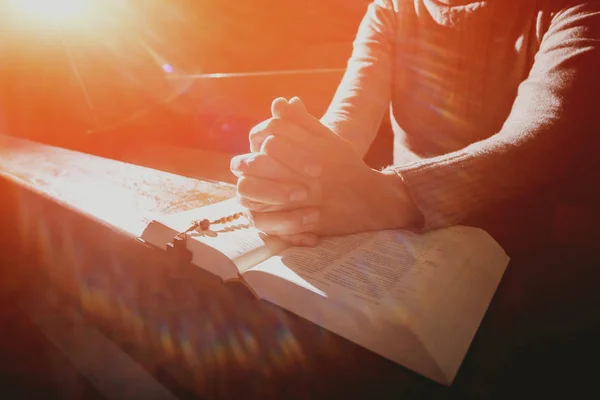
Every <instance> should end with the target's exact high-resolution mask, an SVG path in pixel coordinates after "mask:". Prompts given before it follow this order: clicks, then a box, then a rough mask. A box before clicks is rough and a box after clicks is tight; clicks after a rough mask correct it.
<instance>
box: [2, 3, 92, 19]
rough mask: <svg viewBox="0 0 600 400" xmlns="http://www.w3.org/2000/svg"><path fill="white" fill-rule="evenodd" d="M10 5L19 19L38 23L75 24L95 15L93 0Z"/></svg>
mask: <svg viewBox="0 0 600 400" xmlns="http://www.w3.org/2000/svg"><path fill="white" fill-rule="evenodd" d="M10 5H11V8H12V9H13V11H14V12H15V13H17V14H18V15H19V17H22V18H25V19H28V20H31V19H33V20H35V21H36V22H43V21H47V22H61V23H62V22H74V21H80V20H81V19H87V18H89V17H90V16H92V15H93V12H91V8H92V0H10Z"/></svg>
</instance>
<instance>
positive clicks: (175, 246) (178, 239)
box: [167, 212, 244, 262]
mask: <svg viewBox="0 0 600 400" xmlns="http://www.w3.org/2000/svg"><path fill="white" fill-rule="evenodd" d="M242 216H244V213H243V212H237V213H235V214H231V215H228V216H226V217H222V218H219V219H216V220H214V221H211V220H209V219H206V218H205V219H202V220H194V221H192V225H191V226H190V227H189V228H187V229H186V230H185V231H182V232H179V233H178V234H177V235H175V237H174V238H173V241H172V242H171V243H168V244H167V253H175V256H176V257H177V259H178V260H181V261H186V262H191V261H192V252H191V251H190V250H189V249H188V248H187V234H188V233H190V232H193V231H200V232H204V231H208V230H209V229H210V227H211V225H217V224H226V223H228V222H233V221H235V220H237V219H239V218H241V217H242Z"/></svg>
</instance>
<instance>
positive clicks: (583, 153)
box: [392, 3, 600, 229]
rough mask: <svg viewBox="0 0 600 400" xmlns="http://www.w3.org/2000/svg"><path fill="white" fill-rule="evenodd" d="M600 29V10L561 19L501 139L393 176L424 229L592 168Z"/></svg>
mask: <svg viewBox="0 0 600 400" xmlns="http://www.w3.org/2000/svg"><path fill="white" fill-rule="evenodd" d="M599 28H600V10H599V6H598V3H588V4H586V5H581V6H577V7H572V8H570V9H567V10H565V11H563V12H561V13H559V14H557V16H556V17H555V20H554V21H553V23H552V24H551V27H550V29H549V30H548V32H547V33H546V35H545V37H544V40H543V42H542V44H541V46H540V50H539V51H538V54H537V55H536V59H535V62H534V64H533V67H532V69H531V71H530V73H529V76H528V78H527V79H526V80H525V81H523V83H522V84H521V85H520V87H519V91H518V95H517V98H516V100H515V102H514V104H513V108H512V111H511V113H510V115H509V116H508V118H507V120H506V121H505V123H504V126H503V127H502V129H501V130H500V131H499V132H498V133H497V134H495V135H493V136H492V137H490V138H488V139H486V140H483V141H480V142H477V143H474V144H472V145H470V146H468V147H466V148H464V149H462V150H459V151H456V152H453V153H450V154H446V155H443V156H439V157H435V158H431V159H426V160H422V161H418V162H415V163H412V164H408V165H404V166H396V167H393V168H392V169H393V170H394V171H395V172H397V173H398V174H399V176H400V177H401V178H402V179H403V180H404V182H405V184H406V187H407V189H408V191H409V192H410V195H411V197H412V199H413V201H414V202H415V204H416V206H417V207H418V208H419V210H420V211H421V213H422V214H423V216H424V222H425V223H424V228H425V229H432V228H438V227H443V226H447V225H453V224H458V223H461V222H462V221H463V220H464V219H465V218H467V217H469V216H471V215H474V214H478V213H481V212H485V210H489V209H491V207H493V206H494V205H496V204H499V203H503V202H506V201H508V200H512V199H515V198H518V197H526V196H529V195H530V194H533V193H540V192H542V191H544V190H545V189H551V188H557V187H559V186H561V185H563V184H564V182H569V181H570V180H573V178H574V177H576V176H577V175H581V174H584V173H587V172H588V171H589V170H590V169H591V168H593V163H594V161H595V159H596V158H597V155H594V154H593V153H594V150H593V149H596V151H597V149H598V137H599V135H598V129H599V127H600V113H599V112H598V106H597V104H598V103H597V96H598V93H600V81H599V80H598V78H597V74H598V71H599V69H598V68H599V67H600V29H599Z"/></svg>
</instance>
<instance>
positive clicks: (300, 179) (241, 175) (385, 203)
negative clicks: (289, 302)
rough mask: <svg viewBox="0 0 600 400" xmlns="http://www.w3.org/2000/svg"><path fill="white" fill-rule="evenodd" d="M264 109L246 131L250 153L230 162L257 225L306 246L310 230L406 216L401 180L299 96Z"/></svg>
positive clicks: (364, 227) (352, 228)
mask: <svg viewBox="0 0 600 400" xmlns="http://www.w3.org/2000/svg"><path fill="white" fill-rule="evenodd" d="M272 114H273V117H272V118H270V119H268V120H266V121H264V122H263V123H261V124H259V125H257V126H256V127H255V128H254V129H252V131H251V132H250V150H251V153H248V154H244V155H240V156H237V157H234V158H233V159H232V160H231V170H232V172H233V173H234V174H235V175H236V176H237V177H238V183H237V196H238V201H239V202H240V204H241V205H242V206H243V207H245V208H246V209H247V210H248V214H249V216H250V218H251V220H252V222H253V223H254V225H255V226H256V227H257V228H258V229H260V230H262V231H263V232H265V233H268V234H272V235H277V236H281V237H282V238H284V239H285V240H287V241H289V242H291V243H293V244H296V245H306V246H312V245H315V244H316V243H317V240H318V239H317V238H318V235H338V234H349V233H355V232H362V231H369V230H379V229H388V228H399V227H402V226H405V225H406V224H408V223H410V222H411V220H412V219H413V217H414V210H412V209H411V207H409V206H410V205H411V203H410V200H409V198H408V195H407V193H406V189H405V188H404V185H403V183H402V180H401V179H400V178H399V177H398V176H397V175H396V174H395V173H393V172H391V173H384V172H379V171H376V170H374V169H371V168H370V167H369V166H367V165H366V164H365V163H364V161H363V160H362V157H361V156H360V155H359V154H358V153H357V152H356V151H355V150H354V148H353V147H352V145H351V144H350V143H349V142H348V141H346V140H344V139H343V138H341V137H339V136H337V135H336V134H335V133H334V132H332V131H331V130H329V129H328V128H327V127H325V126H324V125H323V124H321V123H320V121H319V120H317V119H316V118H314V117H313V116H312V115H310V114H309V113H308V111H307V110H306V108H305V107H304V104H303V103H302V101H301V100H300V99H298V98H293V99H292V100H291V101H290V102H289V103H288V102H287V101H286V100H285V99H283V98H279V99H276V100H275V101H274V102H273V104H272ZM413 208H414V207H413Z"/></svg>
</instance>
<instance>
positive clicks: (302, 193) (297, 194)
mask: <svg viewBox="0 0 600 400" xmlns="http://www.w3.org/2000/svg"><path fill="white" fill-rule="evenodd" d="M307 198H308V192H307V191H306V189H296V190H294V191H292V193H290V201H304V200H306V199H307Z"/></svg>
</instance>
